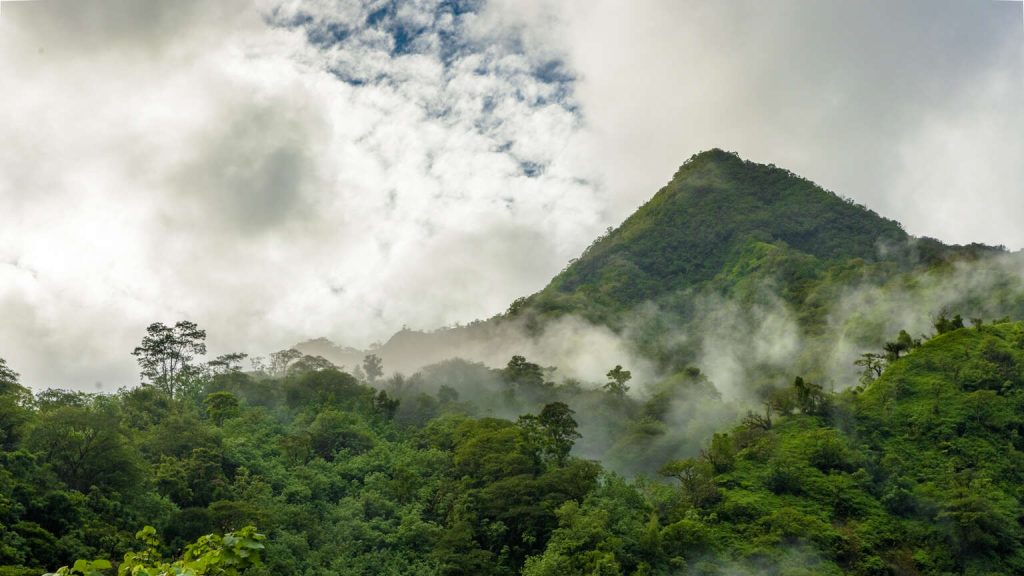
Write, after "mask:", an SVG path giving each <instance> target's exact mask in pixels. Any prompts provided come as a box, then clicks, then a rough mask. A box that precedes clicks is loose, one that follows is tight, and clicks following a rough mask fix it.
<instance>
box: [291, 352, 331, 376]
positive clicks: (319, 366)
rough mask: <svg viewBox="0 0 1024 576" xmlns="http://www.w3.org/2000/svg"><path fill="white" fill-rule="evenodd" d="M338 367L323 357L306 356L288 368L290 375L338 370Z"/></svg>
mask: <svg viewBox="0 0 1024 576" xmlns="http://www.w3.org/2000/svg"><path fill="white" fill-rule="evenodd" d="M337 368H338V367H337V366H335V365H334V364H333V363H332V362H331V361H330V360H328V359H326V358H324V357H323V356H310V355H308V354H307V355H305V356H303V357H302V358H299V359H298V360H296V361H295V363H294V364H292V365H291V366H290V367H289V368H288V373H289V374H301V373H303V372H320V371H321V370H336V369H337Z"/></svg>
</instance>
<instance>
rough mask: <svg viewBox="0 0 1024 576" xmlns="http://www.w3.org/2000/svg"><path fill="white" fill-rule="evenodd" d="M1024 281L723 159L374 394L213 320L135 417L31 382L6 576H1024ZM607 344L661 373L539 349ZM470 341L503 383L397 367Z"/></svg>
mask: <svg viewBox="0 0 1024 576" xmlns="http://www.w3.org/2000/svg"><path fill="white" fill-rule="evenodd" d="M1022 271H1024V266H1022V265H1021V262H1020V255H1009V254H1006V253H1005V251H1003V250H1001V249H998V248H989V247H984V246H978V245H972V246H967V247H955V246H953V247H951V246H945V245H942V244H940V243H938V242H936V241H931V240H927V239H913V238H910V237H909V236H907V235H906V234H905V233H904V232H903V231H902V229H901V228H900V227H899V226H898V225H897V224H895V223H894V222H891V221H889V220H885V219H884V218H881V217H879V216H878V215H876V214H874V213H872V212H870V211H868V210H866V209H865V208H863V207H860V206H857V205H854V204H852V203H850V202H848V201H845V200H843V199H841V198H839V197H837V196H835V195H833V194H831V193H828V192H826V191H824V190H822V189H820V188H818V187H816V186H814V185H813V184H811V183H810V182H807V181H806V180H803V179H801V178H799V177H796V176H794V175H793V174H791V173H789V172H787V171H785V170H781V169H778V168H775V167H772V166H763V165H758V164H753V163H750V162H745V161H743V160H741V159H739V158H737V157H735V156H734V155H732V154H729V153H725V152H722V151H718V150H713V151H710V152H706V153H702V154H699V155H697V156H695V157H694V158H692V159H691V160H690V161H689V162H687V163H686V164H685V165H684V166H683V167H682V168H680V170H679V172H678V173H677V174H676V176H675V178H673V180H672V182H671V183H670V184H669V185H668V186H666V187H665V188H664V189H663V190H662V191H661V192H659V193H658V195H657V196H655V198H654V199H652V200H651V202H649V203H648V204H647V205H645V206H644V207H643V208H641V209H640V210H639V211H638V212H637V213H636V214H635V215H634V216H632V217H631V218H630V219H628V220H627V221H626V222H625V223H624V224H623V225H622V226H621V227H620V228H619V229H617V230H615V231H612V232H611V233H610V234H609V235H607V236H605V237H603V238H601V239H599V240H598V241H597V242H595V243H594V245H593V246H591V248H590V249H589V250H588V251H587V252H586V253H585V254H584V255H583V256H582V257H581V258H580V259H579V260H578V261H576V262H574V263H572V264H571V265H570V266H569V267H567V268H566V270H565V271H563V272H562V273H561V274H560V275H559V276H558V277H557V278H555V279H554V280H553V281H552V283H551V285H549V286H548V287H547V288H546V289H545V290H544V291H542V292H540V293H538V294H536V295H534V296H532V297H530V298H527V299H524V300H520V301H517V302H516V303H514V304H513V305H512V307H511V308H510V310H509V312H508V313H507V314H505V315H502V316H500V317H497V318H494V319H492V320H490V321H486V322H479V323H474V324H473V325H472V326H470V327H468V328H455V329H450V330H445V331H443V332H441V333H439V334H434V335H431V334H421V333H413V332H411V331H403V332H402V333H400V334H399V335H397V336H396V338H394V339H393V340H392V341H390V342H389V343H388V344H386V345H384V346H382V347H380V348H378V349H375V350H374V351H372V352H374V353H367V351H357V350H354V349H344V350H341V353H342V355H343V356H344V358H345V359H344V363H345V364H346V365H347V366H349V367H350V368H351V369H348V370H347V369H343V368H340V367H339V366H335V365H334V364H333V363H332V362H331V361H330V358H325V357H327V356H330V355H331V354H332V353H333V352H337V350H336V349H335V347H333V345H331V344H330V343H329V342H327V341H322V340H321V341H313V342H310V343H308V346H306V347H303V349H302V350H301V351H300V350H295V349H288V350H282V351H279V352H275V353H273V354H271V355H270V357H269V358H268V359H266V360H263V359H252V360H253V361H252V362H251V369H243V362H244V360H245V358H246V357H245V355H244V354H226V355H222V356H219V357H217V358H215V359H213V360H210V361H204V360H203V359H202V356H204V355H205V353H206V346H205V338H206V332H205V331H204V330H202V329H200V327H199V326H197V325H196V324H194V323H191V322H186V321H182V322H179V323H177V324H175V325H174V326H166V325H163V324H160V323H156V324H153V325H151V326H149V328H148V329H147V332H146V334H145V335H140V336H142V339H141V343H140V345H139V346H138V347H137V348H135V350H134V351H132V354H133V355H134V356H135V357H136V359H137V361H138V363H139V366H140V370H141V378H142V380H143V382H144V383H143V384H142V385H141V386H137V387H126V388H122V389H121V390H119V391H117V392H116V393H113V394H85V393H82V392H76V391H67V390H43V391H37V392H35V393H33V392H32V391H31V390H30V389H29V388H27V387H26V385H27V384H31V383H30V382H29V383H23V382H21V380H20V378H19V376H18V374H17V373H16V372H15V371H14V370H13V369H12V368H11V367H8V366H7V364H6V363H5V362H2V361H0V464H2V465H0V576H27V575H29V574H32V575H38V574H42V573H43V572H46V571H54V570H58V572H57V573H59V574H70V573H81V574H86V576H95V574H109V573H110V572H111V571H113V570H114V569H116V568H118V566H120V567H121V569H122V571H125V572H127V571H130V570H135V568H138V569H139V570H135V572H133V573H141V572H140V571H146V572H147V573H153V572H156V573H164V572H168V571H171V573H181V574H195V575H196V576H198V575H200V574H211V575H212V574H225V575H233V574H247V575H251V576H258V575H263V574H300V575H309V576H313V575H319V574H351V575H356V574H360V575H363V574H365V575H370V574H410V575H411V574H416V575H422V574H439V575H452V576H454V575H462V574H466V575H470V574H472V575H476V574H495V575H510V576H511V575H515V574H524V575H527V576H554V575H559V576H561V575H567V576H572V575H581V576H582V575H591V574H601V575H623V576H627V575H628V576H650V575H664V576H668V575H673V576H675V575H678V574H689V575H711V574H723V575H726V574H727V575H730V576H735V575H737V574H739V575H745V574H751V575H753V574H778V575H783V574H785V575H796V574H856V575H879V574H907V575H916V574H928V575H945V574H1011V573H1021V572H1024V555H1022V544H1024V532H1022V528H1021V520H1022V519H1024V509H1022V507H1021V505H1020V502H1021V498H1022V497H1024V494H1022V490H1024V482H1022V480H1024V457H1022V454H1024V444H1022V442H1021V434H1022V433H1024V368H1022V366H1024V365H1022V362H1024V325H1021V324H1020V323H1014V322H1009V321H1008V320H1006V317H1011V318H1024V284H1022V282H1021V278H1022ZM955 313H956V314H955ZM578 317H583V318H586V319H587V321H588V322H589V323H588V322H584V321H582V320H579V319H578ZM996 317H1003V318H1004V319H1003V320H1001V321H998V322H983V321H982V320H981V318H996ZM566 318H573V320H572V321H571V322H568V323H563V324H559V322H560V321H564V320H565V319H566ZM965 318H967V319H968V320H966V321H965ZM552 326H559V330H556V331H554V332H552V333H551V334H547V335H545V334H546V332H545V331H546V330H549V329H550V328H551V327H552ZM591 329H599V330H601V331H602V332H601V335H602V337H603V338H605V341H606V340H607V339H609V338H619V339H621V340H622V342H625V343H626V345H625V348H629V349H631V352H632V353H634V354H635V355H634V356H632V358H634V359H635V360H636V361H637V362H638V363H640V364H641V365H632V364H631V363H630V362H627V361H626V358H625V357H623V358H620V357H618V356H614V357H613V355H609V354H603V353H602V352H603V351H604V349H603V348H602V349H600V350H599V351H597V352H595V351H588V352H589V353H590V355H589V356H588V358H589V359H590V360H589V361H590V362H598V363H600V367H599V371H598V372H597V373H598V374H602V375H604V378H603V379H601V378H600V377H598V379H594V378H590V380H587V379H586V378H580V377H574V376H573V375H572V374H570V373H568V372H566V371H564V370H561V369H560V368H561V367H560V366H550V365H547V364H549V363H550V362H540V361H538V360H537V359H536V358H534V357H533V356H532V353H530V354H526V356H529V357H526V356H524V355H523V354H521V353H520V350H518V349H517V348H518V346H521V345H524V346H525V345H532V346H533V348H531V350H532V351H538V352H544V349H543V346H538V344H537V343H538V342H540V343H543V342H548V343H552V344H557V343H558V339H561V338H566V337H573V336H574V333H573V331H574V330H577V331H585V330H591ZM540 336H543V337H545V338H547V339H546V340H545V339H542V338H540ZM534 337H537V338H534ZM531 338H533V339H531ZM467 339H468V340H472V341H474V342H475V343H476V345H477V348H476V349H477V350H482V349H486V350H489V351H491V352H493V353H495V354H500V355H501V361H500V363H493V365H494V366H501V367H489V366H487V365H485V364H483V363H479V362H472V361H467V360H462V359H458V358H449V359H447V360H445V361H443V362H439V363H435V364H431V365H428V366H424V367H422V368H421V369H418V370H416V371H415V372H414V373H412V374H411V375H409V376H404V375H402V374H401V373H396V372H395V371H394V368H393V367H392V365H391V364H390V360H389V354H390V351H392V350H397V349H401V350H404V351H412V352H415V351H417V350H422V349H426V348H430V347H431V346H434V348H433V349H432V350H431V351H430V352H429V353H426V354H424V355H423V356H422V359H421V361H420V363H419V364H418V365H420V366H421V365H422V364H425V363H428V362H426V361H425V360H423V359H426V358H430V357H435V356H436V355H437V354H444V353H445V352H453V351H454V352H455V353H457V350H459V348H458V344H459V343H460V342H464V341H466V340H467ZM438 342H440V343H439V344H438ZM616 350H620V349H616ZM127 352H128V351H126V353H127ZM442 357H444V356H442ZM627 357H629V356H627ZM436 359H437V358H436V357H435V360H436ZM858 374H859V375H860V377H859V378H858ZM837 390H838V392H837ZM748 409H749V410H750V411H749V412H747V410H748ZM744 412H746V415H745V416H744ZM146 526H152V527H153V528H152V529H149V528H144V527H146ZM257 531H258V532H257ZM220 535H223V536H220ZM264 536H265V539H264ZM215 558H216V559H217V560H216V561H215V560H214V559H215ZM225 558H226V559H227V560H224V559H225ZM259 559H262V561H259ZM79 560H81V562H78V563H77V564H76V561H79ZM236 560H237V562H236ZM62 566H64V567H66V568H65V569H64V570H63V571H60V568H61V567H62ZM76 566H77V569H76ZM175 570H176V572H175ZM189 570H191V572H189Z"/></svg>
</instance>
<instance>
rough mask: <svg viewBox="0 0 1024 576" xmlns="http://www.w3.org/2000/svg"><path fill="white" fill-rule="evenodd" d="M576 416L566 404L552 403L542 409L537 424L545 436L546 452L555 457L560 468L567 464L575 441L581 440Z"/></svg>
mask: <svg viewBox="0 0 1024 576" xmlns="http://www.w3.org/2000/svg"><path fill="white" fill-rule="evenodd" d="M573 414H575V412H573V410H572V409H571V408H569V406H568V404H566V403H565V402H551V403H550V404H545V405H544V408H542V409H541V411H540V415H538V417H537V422H538V423H539V424H540V425H541V428H542V429H543V431H544V435H545V444H546V446H545V452H547V453H548V454H550V455H551V456H553V457H554V459H555V461H556V462H558V465H559V466H562V465H564V464H565V459H566V458H567V457H568V456H569V452H570V451H571V450H572V446H573V444H574V443H575V441H576V440H577V439H578V438H580V437H581V436H580V433H579V432H577V431H576V427H577V424H576V420H575V419H574V418H573V417H572V415H573Z"/></svg>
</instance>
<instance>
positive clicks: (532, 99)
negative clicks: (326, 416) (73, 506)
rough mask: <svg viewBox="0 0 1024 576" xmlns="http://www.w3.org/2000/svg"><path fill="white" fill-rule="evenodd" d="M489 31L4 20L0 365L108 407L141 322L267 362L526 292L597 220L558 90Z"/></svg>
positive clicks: (283, 10)
mask: <svg viewBox="0 0 1024 576" xmlns="http://www.w3.org/2000/svg"><path fill="white" fill-rule="evenodd" d="M122 4H124V5H123V6H122ZM108 10H110V11H111V12H109V13H108ZM482 11H483V6H482V4H478V3H447V2H407V3H391V2H367V3H349V2H313V3H302V4H299V3H271V2H261V3H259V4H254V3H249V2H229V3H218V4H216V5H209V4H208V3H198V2H188V3H181V4H180V5H177V4H176V5H175V7H174V9H171V8H169V5H167V4H166V3H161V2H129V3H113V4H111V3H101V2H88V1H87V2H73V3H69V2H59V1H56V0H51V1H49V2H40V3H33V4H32V5H29V4H25V5H19V6H15V7H12V8H10V9H8V8H7V7H6V6H5V11H4V22H3V26H4V32H5V34H4V35H3V38H2V39H0V42H2V43H3V45H2V47H0V48H2V52H0V73H3V74H4V75H5V76H8V77H11V78H13V79H14V80H15V82H14V83H12V85H11V88H10V90H7V89H6V87H5V106H4V110H3V111H2V112H0V116H2V120H3V121H4V122H3V127H2V128H0V138H2V139H3V140H4V142H5V143H7V146H8V148H7V149H8V150H13V151H16V153H15V154H5V155H4V156H3V158H0V168H2V169H3V175H2V176H0V199H2V200H3V201H4V204H5V206H8V207H10V208H9V213H8V217H7V219H6V222H5V226H4V228H3V230H0V255H2V256H3V259H4V261H5V262H8V263H16V265H13V264H9V265H6V266H4V267H3V269H2V270H0V274H2V275H3V277H2V278H3V280H4V282H3V284H2V285H0V302H2V306H3V308H2V313H3V316H4V317H5V318H9V319H11V320H9V321H8V322H6V323H5V326H4V327H3V328H2V329H0V350H2V354H3V355H4V357H6V358H8V359H9V361H10V362H11V364H12V365H16V366H18V369H19V370H20V371H21V372H22V374H23V376H24V379H25V381H26V382H27V383H28V384H32V385H35V386H36V387H42V386H49V385H59V386H72V387H89V386H91V385H92V383H91V382H92V381H93V380H104V381H105V382H108V386H117V385H123V384H128V383H131V382H132V381H134V379H135V377H134V368H133V366H132V363H131V361H130V360H131V359H130V357H128V352H129V351H130V350H131V349H132V348H133V347H134V345H135V344H136V343H137V341H138V339H139V338H140V337H141V335H142V333H143V330H144V326H145V325H146V324H148V323H149V322H152V321H165V322H173V321H175V320H177V319H181V318H189V319H192V320H194V321H196V322H198V323H199V324H200V325H201V326H203V327H204V328H206V329H207V330H208V333H209V334H210V340H211V342H210V343H211V351H214V352H219V351H226V350H229V349H238V348H243V349H245V350H247V351H249V352H253V353H264V352H265V351H267V350H272V349H277V348H281V347H284V346H287V345H290V344H292V343H294V342H296V341H298V340H300V339H304V338H306V337H309V336H316V335H322V334H326V335H330V336H332V337H334V338H336V339H338V340H341V341H346V342H352V343H355V344H365V343H366V342H368V341H370V340H373V339H380V338H384V337H386V336H388V335H389V334H390V333H391V332H392V331H394V330H395V329H397V328H398V327H399V326H401V325H402V324H405V323H408V324H410V325H413V326H420V327H426V328H432V327H436V326H439V325H444V324H449V323H453V322H456V321H465V320H467V319H472V318H475V317H484V316H490V315H492V314H494V313H496V312H499V311H501V310H503V309H504V308H505V307H506V306H507V305H508V302H509V301H511V299H512V298H514V297H515V296H518V295H522V294H525V293H528V292H532V291H534V290H537V289H538V288H540V287H541V286H542V285H543V283H544V281H545V280H546V279H547V278H548V277H549V276H550V275H551V274H553V273H554V272H556V271H557V270H558V269H559V268H560V267H561V266H562V265H563V263H564V262H565V261H567V260H568V259H569V258H571V257H572V256H573V255H575V254H576V253H577V252H578V251H579V250H580V249H582V246H583V245H585V243H586V239H587V238H589V237H590V236H591V231H592V230H594V229H596V228H597V227H598V225H599V220H600V217H599V212H600V209H601V207H602V206H603V204H604V203H603V202H602V201H601V200H600V194H601V193H600V191H599V190H598V188H597V187H596V186H595V185H594V184H592V183H590V182H588V181H587V174H588V172H587V171H586V170H581V169H580V164H578V162H579V158H578V157H574V156H573V154H572V153H571V152H569V153H567V152H566V151H565V150H566V148H567V147H571V143H572V142H573V140H574V139H575V138H577V134H578V132H579V130H580V128H579V123H580V117H579V112H578V110H577V109H576V107H575V104H574V103H573V100H572V80H571V78H570V77H569V76H567V75H566V74H565V73H563V72H561V71H560V68H559V64H558V62H557V61H554V60H553V59H552V57H551V55H550V54H547V53H546V52H545V51H544V50H535V49H533V48H531V47H530V46H529V45H527V44H526V43H524V42H523V40H522V36H523V33H522V31H516V30H515V29H507V28H506V27H504V26H503V25H502V23H501V22H500V21H496V20H494V18H491V17H485V16H484V15H482ZM26 271H31V273H27V272H26ZM29 335H32V337H31V338H29V337H28V336H29ZM86 349H88V350H89V354H88V355H85V356H84V357H82V358H81V359H80V360H73V359H72V358H75V357H76V356H78V355H79V354H80V353H81V352H82V351H84V350H86Z"/></svg>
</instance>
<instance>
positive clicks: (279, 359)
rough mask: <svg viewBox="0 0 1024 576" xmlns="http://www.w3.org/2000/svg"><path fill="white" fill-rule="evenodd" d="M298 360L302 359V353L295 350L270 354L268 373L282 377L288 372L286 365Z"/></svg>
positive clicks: (290, 349)
mask: <svg viewBox="0 0 1024 576" xmlns="http://www.w3.org/2000/svg"><path fill="white" fill-rule="evenodd" d="M299 358H302V352H299V351H298V350H296V349H295V348H289V349H287V350H280V351H278V352H272V353H271V354H270V373H271V374H273V375H274V376H284V375H285V374H286V373H287V372H288V365H289V364H291V363H292V362H293V361H295V360H298V359H299Z"/></svg>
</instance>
